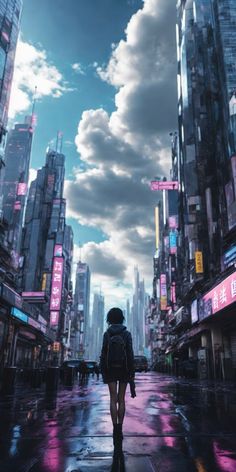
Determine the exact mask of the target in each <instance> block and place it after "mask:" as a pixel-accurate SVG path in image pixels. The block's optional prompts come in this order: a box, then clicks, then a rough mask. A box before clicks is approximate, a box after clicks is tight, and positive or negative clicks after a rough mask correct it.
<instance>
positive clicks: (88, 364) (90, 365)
mask: <svg viewBox="0 0 236 472" xmlns="http://www.w3.org/2000/svg"><path fill="white" fill-rule="evenodd" d="M84 362H85V363H86V368H87V373H88V374H94V373H95V368H96V367H97V366H98V363H97V362H96V361H86V360H85V361H84Z"/></svg>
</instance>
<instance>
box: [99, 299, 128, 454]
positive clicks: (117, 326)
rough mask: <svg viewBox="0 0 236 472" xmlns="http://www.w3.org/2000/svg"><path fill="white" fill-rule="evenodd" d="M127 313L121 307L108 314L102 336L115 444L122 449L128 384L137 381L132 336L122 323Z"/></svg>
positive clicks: (102, 362) (101, 363) (102, 361)
mask: <svg viewBox="0 0 236 472" xmlns="http://www.w3.org/2000/svg"><path fill="white" fill-rule="evenodd" d="M123 322H124V315H123V312H122V310H121V309H120V308H112V309H111V310H110V311H109V312H108V313H107V323H108V325H109V327H108V329H107V331H106V332H105V333H104V336H103V345H102V352H101V361H100V366H101V373H102V377H103V382H104V383H106V384H108V387H109V392H110V413H111V419H112V423H113V428H114V429H113V443H114V446H115V449H118V450H120V451H122V439H123V434H122V425H123V420H124V416H125V392H126V387H127V383H128V382H130V381H133V380H134V375H135V374H134V353H133V346H132V337H131V334H130V332H129V331H127V329H126V327H125V326H123Z"/></svg>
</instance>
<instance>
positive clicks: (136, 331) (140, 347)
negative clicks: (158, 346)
mask: <svg viewBox="0 0 236 472" xmlns="http://www.w3.org/2000/svg"><path fill="white" fill-rule="evenodd" d="M131 316H132V321H133V332H132V335H133V346H134V353H135V354H136V355H143V354H144V348H145V286H144V280H140V276H139V271H138V268H137V267H135V269H134V295H133V306H132V312H131Z"/></svg>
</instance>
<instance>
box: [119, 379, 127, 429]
mask: <svg viewBox="0 0 236 472" xmlns="http://www.w3.org/2000/svg"><path fill="white" fill-rule="evenodd" d="M126 387H127V383H124V382H119V390H118V423H120V424H121V425H122V424H123V420H124V416H125V392H126Z"/></svg>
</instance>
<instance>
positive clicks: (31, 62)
mask: <svg viewBox="0 0 236 472" xmlns="http://www.w3.org/2000/svg"><path fill="white" fill-rule="evenodd" d="M36 86H37V97H38V98H39V99H41V98H43V97H46V96H51V97H53V98H60V97H61V96H62V95H63V94H64V93H66V92H69V91H71V90H72V89H71V88H70V87H69V86H68V84H67V82H65V80H64V78H63V75H62V74H61V72H60V71H59V70H58V69H57V67H56V66H55V65H54V64H52V63H51V62H50V61H49V59H48V57H47V53H46V51H45V50H44V49H42V48H36V47H35V46H33V45H32V44H29V43H27V42H25V41H22V40H19V41H18V44H17V49H16V58H15V68H14V75H13V83H12V92H11V99H10V108H9V117H10V118H14V117H15V116H16V115H17V114H18V113H23V112H25V111H26V110H28V109H29V107H30V105H31V103H32V96H33V95H34V91H35V87H36Z"/></svg>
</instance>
